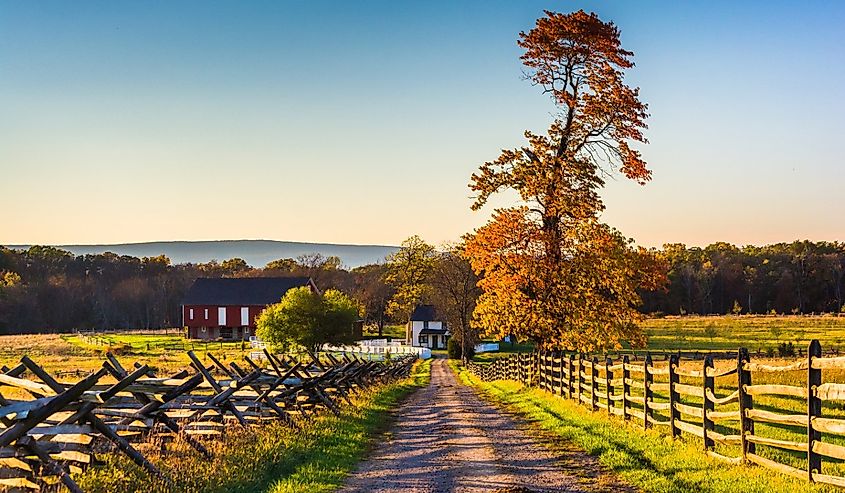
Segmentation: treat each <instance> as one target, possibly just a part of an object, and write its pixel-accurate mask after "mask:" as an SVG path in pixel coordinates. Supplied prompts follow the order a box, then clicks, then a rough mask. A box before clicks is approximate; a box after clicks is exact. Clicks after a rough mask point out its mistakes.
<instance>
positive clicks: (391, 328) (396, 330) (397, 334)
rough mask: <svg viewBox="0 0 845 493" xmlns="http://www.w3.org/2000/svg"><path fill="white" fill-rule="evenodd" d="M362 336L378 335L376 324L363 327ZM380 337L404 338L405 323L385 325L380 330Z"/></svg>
mask: <svg viewBox="0 0 845 493" xmlns="http://www.w3.org/2000/svg"><path fill="white" fill-rule="evenodd" d="M364 336H366V337H378V327H376V326H367V327H365V328H364ZM382 337H392V338H393V339H404V338H405V325H404V324H395V325H385V326H384V330H383V331H382Z"/></svg>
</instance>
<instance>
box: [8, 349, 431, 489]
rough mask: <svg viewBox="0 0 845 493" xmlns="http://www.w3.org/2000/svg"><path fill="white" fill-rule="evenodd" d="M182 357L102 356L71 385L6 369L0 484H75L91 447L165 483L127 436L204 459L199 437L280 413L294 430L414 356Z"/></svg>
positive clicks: (27, 363)
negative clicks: (161, 364)
mask: <svg viewBox="0 0 845 493" xmlns="http://www.w3.org/2000/svg"><path fill="white" fill-rule="evenodd" d="M188 356H189V358H190V360H191V362H192V368H191V370H183V371H181V372H179V373H177V374H175V375H170V376H168V377H158V376H156V375H155V373H154V372H153V371H152V370H151V369H150V368H149V367H148V366H146V365H141V364H138V363H135V365H134V366H133V367H132V368H130V369H126V368H124V366H123V365H122V364H121V362H120V361H119V360H118V359H117V358H116V357H115V356H113V355H111V354H108V355H106V361H104V362H103V365H102V366H101V367H100V368H99V370H97V371H95V372H94V373H92V374H90V375H88V376H86V377H85V378H83V379H82V380H79V381H77V382H75V383H65V382H60V381H58V380H57V379H56V378H54V377H53V376H51V375H50V374H49V373H47V372H46V371H44V369H43V368H41V367H40V366H39V365H38V364H36V363H35V362H34V361H32V360H31V359H29V358H28V357H26V356H24V357H23V358H22V359H21V362H20V364H18V365H17V366H15V367H14V368H7V367H3V368H2V373H0V388H3V389H6V391H5V393H6V396H4V395H2V393H0V488H5V489H6V490H8V491H12V490H31V489H41V490H45V489H52V488H55V487H57V486H58V483H59V482H60V483H61V484H63V485H64V486H65V487H66V488H67V489H68V490H70V491H72V492H78V491H80V489H79V487H78V486H77V484H76V483H75V482H74V480H73V479H72V475H73V474H74V473H76V472H79V471H80V470H82V469H85V468H86V467H89V466H90V465H91V464H93V463H94V462H95V454H96V453H100V452H114V451H118V452H120V453H123V454H126V455H127V456H128V457H129V458H130V459H131V460H132V461H133V462H135V463H136V464H137V465H139V466H140V467H142V468H143V469H145V470H146V471H148V473H149V474H151V475H153V476H156V477H159V478H161V479H162V480H164V481H169V480H168V478H166V477H165V476H164V475H163V474H162V473H161V471H160V470H159V468H158V467H156V465H155V464H153V463H151V462H150V461H149V460H147V458H146V457H145V456H144V455H143V454H141V453H140V452H139V451H138V450H137V448H136V447H135V446H134V445H133V443H137V442H141V441H145V440H149V439H151V438H155V439H156V443H162V444H166V443H169V442H170V441H172V440H173V439H175V438H176V437H177V436H179V437H181V438H182V439H183V440H184V441H185V442H186V443H187V444H188V445H190V446H191V447H192V448H194V449H195V450H196V451H197V452H199V453H200V454H202V455H203V456H205V457H206V458H210V457H211V453H210V452H209V451H208V449H207V448H206V447H205V445H204V443H205V442H206V441H207V440H210V439H215V438H220V437H222V436H224V435H225V431H226V429H227V428H229V427H231V426H233V425H234V426H239V427H248V426H252V425H256V424H260V423H262V422H265V421H267V420H281V421H283V422H284V423H285V424H287V425H288V426H291V427H293V428H297V429H298V428H300V427H301V422H302V420H308V419H310V417H311V416H312V415H313V414H315V413H319V412H323V411H329V412H333V413H335V414H337V413H339V406H340V405H341V404H342V403H343V402H346V403H351V401H350V396H352V395H354V394H356V393H358V392H360V391H361V390H362V389H363V388H365V387H367V386H370V385H373V384H376V383H381V382H385V381H389V380H394V379H396V378H400V377H403V376H406V375H407V374H408V373H409V371H410V368H411V365H412V363H413V361H414V359H415V358H411V357H406V358H395V359H393V360H391V361H389V362H372V361H363V360H360V359H358V358H356V357H354V356H352V357H349V356H346V355H342V356H340V357H335V356H333V355H325V357H324V359H320V358H318V357H317V356H314V355H310V356H311V359H310V361H307V362H302V361H297V360H295V359H293V358H290V357H288V356H285V355H277V354H272V353H270V352H268V351H266V350H265V351H264V356H265V358H264V361H262V362H261V364H259V363H256V362H254V361H253V360H251V359H249V358H244V364H246V365H248V366H247V367H246V368H244V367H241V366H240V365H238V364H237V363H234V362H231V363H229V364H228V366H227V365H224V364H223V363H222V362H220V361H219V360H218V359H217V358H215V357H214V356H213V355H212V354H208V355H206V357H207V360H206V362H203V361H201V360H200V358H199V357H197V356H196V355H195V354H194V353H193V352H188ZM209 360H210V361H209ZM12 394H15V395H17V396H26V398H24V399H20V398H17V399H13V398H11V395H12ZM7 396H8V397H7Z"/></svg>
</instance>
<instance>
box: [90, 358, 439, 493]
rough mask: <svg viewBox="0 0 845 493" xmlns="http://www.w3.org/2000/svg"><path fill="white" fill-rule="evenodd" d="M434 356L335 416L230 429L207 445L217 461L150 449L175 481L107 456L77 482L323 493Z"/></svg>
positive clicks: (100, 486)
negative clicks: (296, 426) (299, 425)
mask: <svg viewBox="0 0 845 493" xmlns="http://www.w3.org/2000/svg"><path fill="white" fill-rule="evenodd" d="M430 375H431V360H428V361H421V362H419V363H418V364H416V365H415V366H414V370H413V372H412V374H411V376H410V377H409V378H407V379H405V380H403V381H400V382H398V383H394V384H389V385H386V386H384V387H380V388H378V389H376V390H374V391H372V392H367V393H365V394H363V395H361V396H359V397H357V398H355V406H352V407H350V406H347V407H344V408H343V412H342V414H341V416H340V417H335V416H334V415H331V414H329V413H326V414H323V415H321V416H320V417H318V418H316V419H314V421H313V422H311V423H307V424H304V429H303V430H302V431H301V432H295V431H292V430H290V429H289V428H287V427H285V426H284V425H283V424H281V423H275V422H274V423H270V424H267V425H265V426H262V427H256V428H254V429H249V430H244V431H239V430H236V431H233V432H232V433H231V434H230V435H229V436H228V437H227V438H226V440H225V441H221V442H217V443H213V444H212V448H213V453H214V458H213V459H212V460H210V461H209V460H203V459H202V458H201V457H200V456H199V455H198V454H196V453H194V452H193V451H191V450H190V449H189V448H188V447H186V446H184V444H182V445H180V444H178V443H177V444H171V445H170V446H168V449H169V451H168V452H165V453H164V455H156V454H158V452H152V451H150V452H147V451H145V452H147V455H148V457H150V458H152V459H153V461H154V462H155V463H157V464H159V465H160V466H161V468H162V470H163V472H164V473H165V474H166V475H167V476H168V477H170V478H171V479H172V481H173V483H172V484H164V483H163V482H161V481H157V480H152V479H151V478H150V477H149V476H147V475H146V473H144V472H143V471H141V470H140V469H139V468H137V467H136V466H134V465H133V464H131V463H130V462H129V461H128V460H126V459H125V458H124V457H119V456H116V455H109V456H108V457H106V460H107V464H106V465H105V466H104V467H94V468H91V469H89V470H88V471H87V472H86V473H84V474H83V475H82V476H81V477H80V481H79V484H80V486H81V487H82V489H83V490H85V491H90V492H120V491H126V492H128V491H133V492H136V491H137V492H148V493H158V492H221V493H222V492H226V493H238V492H243V493H246V492H254V491H267V492H271V493H286V492H305V491H308V492H328V491H334V490H335V489H337V488H338V487H339V486H340V485H341V484H342V483H343V480H344V478H345V477H346V475H347V474H348V473H349V472H350V471H351V470H352V469H353V468H354V467H355V465H356V464H357V463H358V461H359V460H360V459H361V458H362V457H363V455H364V453H365V452H366V451H367V449H368V447H369V446H370V445H371V444H372V442H373V439H374V436H375V434H376V433H377V432H378V431H379V430H380V429H381V428H382V427H383V426H384V424H385V422H386V418H387V415H388V413H389V412H390V410H391V409H393V408H394V407H395V406H396V405H397V404H398V403H399V401H400V400H401V399H402V398H403V397H405V396H407V395H408V394H409V393H410V392H412V391H413V390H415V389H417V388H419V387H422V386H425V385H427V384H428V381H429V378H430Z"/></svg>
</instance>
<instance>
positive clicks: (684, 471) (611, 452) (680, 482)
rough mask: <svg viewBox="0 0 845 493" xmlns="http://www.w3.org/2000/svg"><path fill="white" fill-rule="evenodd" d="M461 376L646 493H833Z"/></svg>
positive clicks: (534, 392)
mask: <svg viewBox="0 0 845 493" xmlns="http://www.w3.org/2000/svg"><path fill="white" fill-rule="evenodd" d="M460 377H461V379H462V380H463V381H464V382H465V383H468V384H471V385H476V386H478V387H479V388H480V389H481V390H482V391H483V392H484V393H485V395H487V396H488V398H489V399H491V400H492V401H494V402H496V403H498V404H500V405H503V406H505V407H506V408H508V409H509V410H511V411H515V412H517V413H519V414H521V415H522V416H524V417H525V418H526V419H527V420H529V421H530V422H532V423H533V424H534V425H535V426H537V427H540V428H541V429H543V430H544V431H546V432H549V433H552V434H554V435H556V436H558V437H560V438H561V439H563V440H567V441H569V442H571V443H574V444H575V445H577V446H578V447H579V448H581V449H583V450H584V451H585V452H586V453H588V454H590V455H593V456H596V457H597V458H598V460H599V461H600V462H601V463H602V464H603V465H604V466H606V467H608V468H609V469H611V470H613V471H614V472H616V473H617V474H619V475H620V476H621V477H622V478H623V479H625V480H626V481H627V482H629V483H630V484H632V485H634V486H637V487H639V488H641V489H642V490H643V491H646V492H661V493H664V492H665V493H669V492H689V491H697V492H708V493H739V492H743V493H754V492H761V493H762V492H772V493H778V492H784V493H787V492H822V491H823V492H827V491H837V490H835V489H834V488H832V487H824V486H819V485H813V484H809V483H807V482H806V481H801V480H799V479H795V478H791V477H788V476H783V475H780V474H777V473H775V472H773V471H769V470H766V469H763V468H759V467H755V466H741V465H730V464H726V463H725V462H722V461H719V460H717V459H713V458H710V457H708V456H707V455H705V454H704V453H703V452H702V444H701V441H700V440H695V439H689V440H688V439H677V440H672V439H671V438H668V437H667V436H666V435H665V434H664V433H663V432H662V431H655V430H648V431H646V430H643V429H642V428H641V427H638V426H636V425H634V424H631V423H626V422H624V421H622V420H621V419H618V418H615V417H608V416H607V415H606V414H603V413H601V412H599V413H591V412H590V411H588V410H587V409H585V408H584V407H582V406H580V405H578V404H576V403H575V402H574V401H569V400H567V399H561V398H559V397H555V396H552V395H551V394H549V393H547V392H544V391H541V390H538V389H528V388H526V387H524V386H523V385H521V384H519V383H516V382H511V381H496V382H490V383H485V382H481V381H480V380H479V379H478V378H476V377H474V376H473V375H471V374H469V372H466V371H462V372H461V373H460Z"/></svg>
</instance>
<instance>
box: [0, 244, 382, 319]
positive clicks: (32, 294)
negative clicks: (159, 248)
mask: <svg viewBox="0 0 845 493" xmlns="http://www.w3.org/2000/svg"><path fill="white" fill-rule="evenodd" d="M385 270H386V267H385V266H384V265H368V266H364V267H359V268H356V269H351V270H350V269H345V268H344V267H343V266H342V265H341V261H340V259H338V258H337V257H324V256H322V255H319V254H314V255H305V256H301V257H298V258H296V259H279V260H275V261H272V262H270V263H268V264H267V265H266V266H264V267H262V268H255V267H252V266H249V265H247V263H246V262H245V261H244V260H243V259H240V258H233V259H229V260H224V261H222V262H218V261H211V262H206V263H196V264H191V263H187V264H176V265H174V264H172V263H171V262H170V259H168V258H167V257H166V256H164V255H161V256H157V257H143V258H137V257H132V256H128V255H116V254H114V253H103V254H96V255H92V254H89V255H73V254H72V253H70V252H68V251H65V250H61V249H58V248H55V247H49V246H33V247H30V248H29V249H26V250H15V249H9V248H5V247H0V333H4V334H9V333H31V332H49V331H58V332H62V331H70V330H73V329H84V330H90V329H115V328H127V329H140V328H163V327H178V326H180V325H181V323H182V315H181V311H180V305H181V301H182V298H183V297H184V295H185V293H186V292H187V291H188V289H189V288H190V286H191V284H192V283H193V281H194V280H195V279H197V278H199V277H250V276H308V277H311V278H312V279H314V281H315V283H316V284H317V286H319V287H320V289H330V288H335V289H338V290H340V291H343V292H345V293H349V294H350V295H353V296H354V299H356V300H357V301H358V302H359V303H360V304H361V306H362V309H361V312H362V314H363V315H364V316H368V317H372V318H373V319H375V320H376V321H378V320H379V319H381V320H380V322H381V323H382V324H383V323H384V322H385V317H384V316H383V315H382V316H380V315H379V314H378V313H379V312H382V313H383V311H384V309H385V308H386V306H387V300H388V299H389V298H390V296H391V295H392V291H391V290H390V288H389V286H387V285H385V284H384V283H383V282H382V281H381V279H382V277H383V276H384V272H385Z"/></svg>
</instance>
